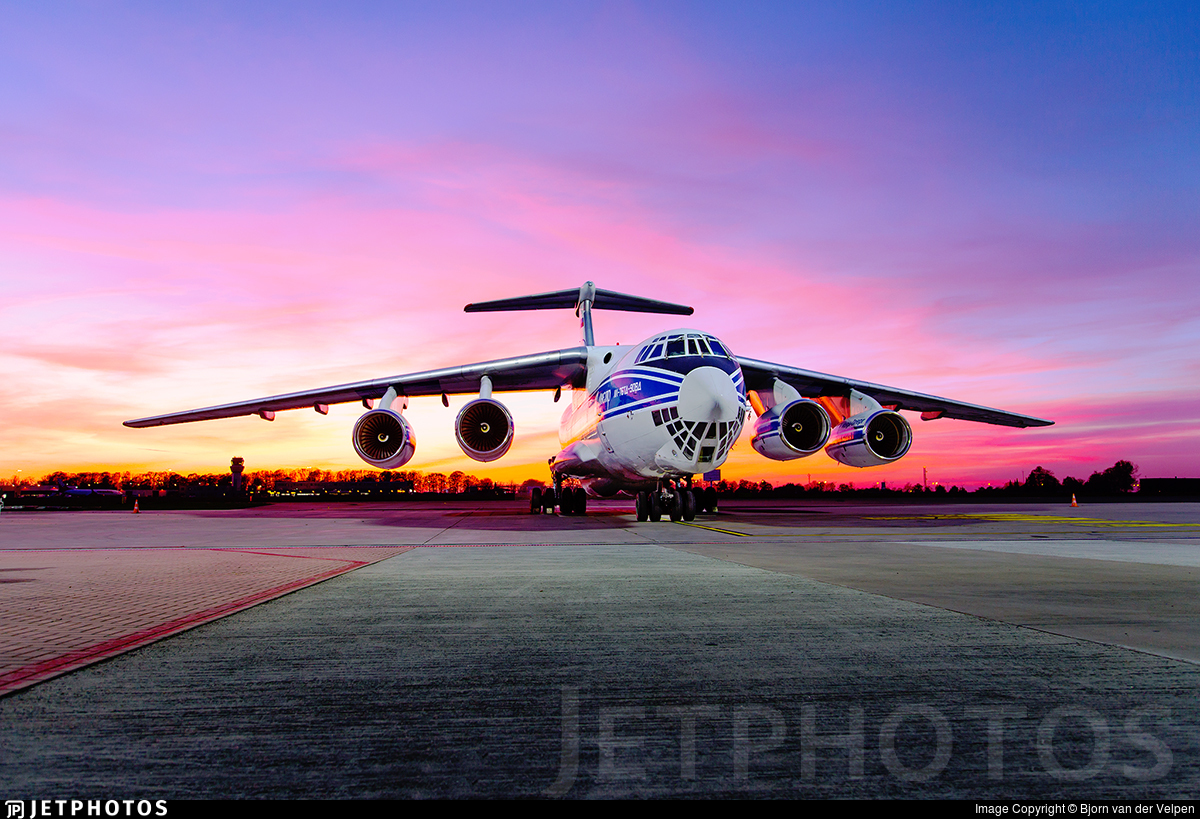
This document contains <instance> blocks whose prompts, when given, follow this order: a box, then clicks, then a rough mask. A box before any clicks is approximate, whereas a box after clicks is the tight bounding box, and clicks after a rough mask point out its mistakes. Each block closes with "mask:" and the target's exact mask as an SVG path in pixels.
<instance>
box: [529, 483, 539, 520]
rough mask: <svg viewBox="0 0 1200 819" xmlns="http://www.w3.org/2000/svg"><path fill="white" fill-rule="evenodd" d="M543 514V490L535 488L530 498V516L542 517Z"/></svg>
mask: <svg viewBox="0 0 1200 819" xmlns="http://www.w3.org/2000/svg"><path fill="white" fill-rule="evenodd" d="M541 513H542V490H541V489H539V488H538V487H536V486H535V487H534V488H533V493H532V494H531V495H530V496H529V514H531V515H540V514H541Z"/></svg>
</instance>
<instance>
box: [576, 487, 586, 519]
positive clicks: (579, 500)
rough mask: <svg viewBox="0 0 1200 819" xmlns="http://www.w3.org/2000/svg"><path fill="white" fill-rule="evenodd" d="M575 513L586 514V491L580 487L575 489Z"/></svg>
mask: <svg viewBox="0 0 1200 819" xmlns="http://www.w3.org/2000/svg"><path fill="white" fill-rule="evenodd" d="M575 514H577V515H586V514H587V492H585V491H583V490H582V489H576V490H575Z"/></svg>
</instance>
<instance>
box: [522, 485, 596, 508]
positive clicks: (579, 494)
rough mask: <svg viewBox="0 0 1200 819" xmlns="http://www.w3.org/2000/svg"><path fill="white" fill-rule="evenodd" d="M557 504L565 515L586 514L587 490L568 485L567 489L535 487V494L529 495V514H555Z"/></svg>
mask: <svg viewBox="0 0 1200 819" xmlns="http://www.w3.org/2000/svg"><path fill="white" fill-rule="evenodd" d="M556 496H557V497H556ZM555 506H557V507H558V511H559V513H560V514H563V515H586V514H587V492H585V491H583V487H570V486H568V487H566V488H565V489H563V488H561V487H558V488H556V489H546V490H542V489H540V488H538V487H534V490H533V494H532V495H530V497H529V514H531V515H541V514H547V515H551V514H554V507H555Z"/></svg>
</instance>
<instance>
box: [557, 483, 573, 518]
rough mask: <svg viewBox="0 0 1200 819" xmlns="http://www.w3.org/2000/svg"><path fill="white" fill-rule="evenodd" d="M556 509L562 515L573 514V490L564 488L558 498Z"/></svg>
mask: <svg viewBox="0 0 1200 819" xmlns="http://www.w3.org/2000/svg"><path fill="white" fill-rule="evenodd" d="M558 510H559V512H561V513H562V514H564V515H573V514H575V490H574V489H570V488H567V489H564V490H563V491H562V495H561V496H560V497H559V499H558Z"/></svg>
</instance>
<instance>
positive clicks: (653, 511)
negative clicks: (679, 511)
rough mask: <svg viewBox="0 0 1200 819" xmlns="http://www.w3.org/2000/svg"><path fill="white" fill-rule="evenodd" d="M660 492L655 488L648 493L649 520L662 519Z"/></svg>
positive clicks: (657, 520)
mask: <svg viewBox="0 0 1200 819" xmlns="http://www.w3.org/2000/svg"><path fill="white" fill-rule="evenodd" d="M662 513H663V505H662V493H661V492H659V491H658V490H657V489H655V490H654V491H653V492H651V493H650V520H652V521H654V522H655V523H658V522H659V521H660V520H662Z"/></svg>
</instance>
